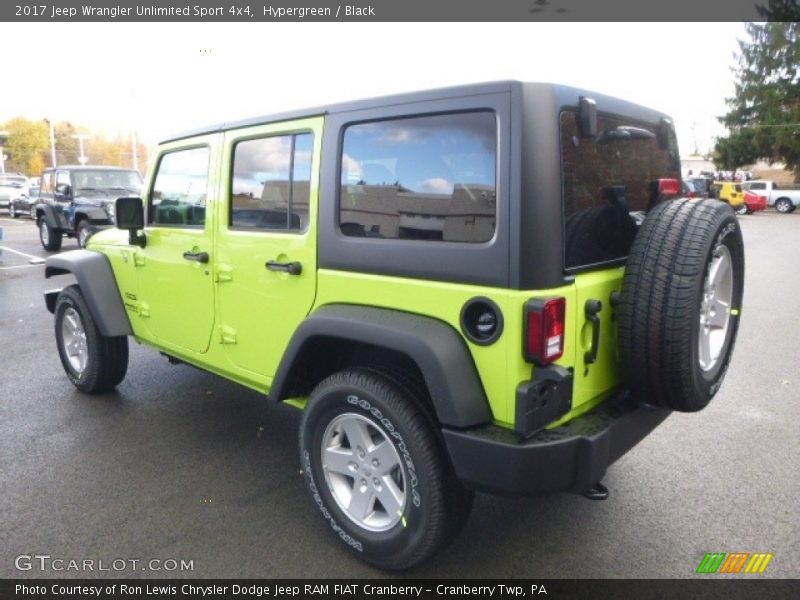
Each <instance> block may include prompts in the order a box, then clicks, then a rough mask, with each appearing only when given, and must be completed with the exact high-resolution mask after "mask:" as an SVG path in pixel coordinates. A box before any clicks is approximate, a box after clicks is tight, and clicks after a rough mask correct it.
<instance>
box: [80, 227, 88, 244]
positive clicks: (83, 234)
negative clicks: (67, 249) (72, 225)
mask: <svg viewBox="0 0 800 600" xmlns="http://www.w3.org/2000/svg"><path fill="white" fill-rule="evenodd" d="M88 240H89V229H88V228H87V227H80V226H79V227H78V246H80V247H81V248H86V242H87V241H88Z"/></svg>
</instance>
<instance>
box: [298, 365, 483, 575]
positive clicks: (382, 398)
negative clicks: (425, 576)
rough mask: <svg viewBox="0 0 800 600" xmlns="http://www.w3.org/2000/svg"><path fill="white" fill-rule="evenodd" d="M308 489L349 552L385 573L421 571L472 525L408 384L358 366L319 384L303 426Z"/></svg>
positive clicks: (468, 496) (467, 495)
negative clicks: (421, 565) (423, 564)
mask: <svg viewBox="0 0 800 600" xmlns="http://www.w3.org/2000/svg"><path fill="white" fill-rule="evenodd" d="M300 456H301V461H302V465H303V472H304V475H305V480H306V486H307V487H308V490H309V492H310V494H311V497H312V499H313V501H314V503H315V504H316V506H317V508H318V509H319V511H320V513H322V516H323V518H324V519H325V520H326V521H327V522H328V525H329V526H330V528H331V529H332V530H333V532H334V533H335V534H336V535H337V536H338V538H339V539H340V540H341V541H342V542H343V543H344V544H345V545H346V547H347V548H348V549H349V550H350V551H351V552H353V553H354V554H356V555H357V556H358V557H359V558H361V559H362V560H364V561H366V562H368V563H370V564H373V565H375V566H377V567H380V568H383V569H390V570H402V569H408V568H410V567H413V566H415V565H417V564H419V563H421V562H423V561H425V560H426V559H427V558H429V557H430V556H431V555H432V554H433V553H434V552H436V551H437V550H438V549H440V548H441V547H442V546H443V545H444V544H445V543H446V542H447V541H448V539H449V538H450V537H451V536H453V535H455V533H456V532H457V530H458V528H459V527H460V525H461V524H463V522H464V520H465V516H466V514H468V512H469V509H470V508H471V503H472V493H471V492H469V491H467V490H465V489H464V488H463V487H462V486H461V484H460V483H459V482H458V481H457V480H456V479H455V476H454V475H453V473H452V470H451V468H450V465H449V463H448V461H447V459H446V457H445V455H444V452H443V450H442V447H441V444H440V443H439V440H438V438H437V436H436V434H435V432H434V430H433V427H432V426H431V424H430V420H429V418H428V417H427V416H426V415H425V413H424V412H423V410H422V409H421V408H420V407H419V405H418V404H417V403H416V400H415V399H414V398H412V397H411V396H410V393H409V392H407V391H406V389H405V388H404V387H401V386H400V385H398V384H397V383H395V382H394V381H393V380H391V379H389V378H386V377H384V376H383V375H381V374H379V373H375V372H372V371H368V370H362V369H352V370H347V371H342V372H340V373H337V374H334V375H332V376H330V377H328V378H327V379H325V380H324V381H323V382H322V383H320V384H319V385H318V386H317V388H316V389H315V390H314V392H313V393H312V394H311V397H310V399H309V402H308V406H307V407H306V410H305V414H304V416H303V421H302V424H301V428H300Z"/></svg>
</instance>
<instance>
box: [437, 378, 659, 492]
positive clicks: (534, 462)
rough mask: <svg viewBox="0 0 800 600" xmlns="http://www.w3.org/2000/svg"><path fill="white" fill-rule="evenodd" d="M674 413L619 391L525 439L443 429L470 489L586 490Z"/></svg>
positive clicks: (489, 429)
mask: <svg viewBox="0 0 800 600" xmlns="http://www.w3.org/2000/svg"><path fill="white" fill-rule="evenodd" d="M670 414H671V411H669V410H665V409H661V408H655V407H652V406H649V405H637V404H635V403H633V401H632V400H631V399H630V398H629V397H628V395H627V393H621V394H620V395H618V396H617V397H616V398H614V399H610V400H607V401H606V402H604V403H603V404H601V405H600V406H598V407H597V408H595V409H594V410H592V411H590V412H588V413H587V414H585V415H582V416H580V417H578V418H576V419H573V420H572V421H570V422H569V423H566V424H564V425H562V426H560V427H557V428H555V429H547V430H544V431H541V432H539V433H538V434H536V435H535V436H534V437H532V438H531V439H529V440H525V441H520V440H519V437H518V436H517V435H516V434H515V433H514V432H512V431H509V430H507V429H502V428H500V427H496V426H493V425H488V426H484V427H480V428H476V429H472V430H469V431H456V430H453V429H448V428H445V429H443V430H442V433H443V435H444V440H445V444H446V446H447V451H448V453H449V455H450V460H451V463H452V464H453V467H454V469H455V472H456V475H457V477H458V478H459V479H460V480H461V481H462V482H463V483H464V484H465V485H467V486H468V487H470V488H472V489H475V490H479V491H486V492H491V493H499V494H506V495H512V496H524V495H532V494H537V493H545V492H565V491H568V492H575V493H583V492H585V491H586V490H589V489H591V487H592V486H593V485H594V484H596V483H597V482H599V481H600V480H601V479H602V478H603V477H604V476H605V473H606V470H607V469H608V467H609V466H610V465H611V464H613V463H614V462H615V461H616V460H617V459H618V458H620V457H621V456H622V455H624V454H625V453H626V452H628V451H629V450H630V449H631V448H633V447H634V446H635V445H636V444H638V443H639V442H640V441H641V440H642V439H644V438H645V437H646V436H647V435H648V434H649V433H650V432H651V431H653V430H654V429H655V428H656V427H657V426H658V425H659V424H660V423H661V422H662V421H664V419H666V418H667V417H668V416H669V415H670Z"/></svg>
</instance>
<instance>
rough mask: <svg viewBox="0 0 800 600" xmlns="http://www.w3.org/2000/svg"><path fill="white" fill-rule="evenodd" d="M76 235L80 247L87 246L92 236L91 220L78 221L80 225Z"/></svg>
mask: <svg viewBox="0 0 800 600" xmlns="http://www.w3.org/2000/svg"><path fill="white" fill-rule="evenodd" d="M75 230H76V237H77V238H78V248H86V242H88V241H89V238H90V237H91V236H92V229H91V227H89V222H88V221H87V220H86V219H83V220H82V221H78V226H77V227H76V228H75Z"/></svg>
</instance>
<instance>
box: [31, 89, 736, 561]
mask: <svg viewBox="0 0 800 600" xmlns="http://www.w3.org/2000/svg"><path fill="white" fill-rule="evenodd" d="M153 165H154V166H153V168H152V169H151V173H150V174H149V176H148V179H147V183H146V186H145V191H144V194H143V195H144V197H143V198H142V199H139V198H122V199H119V200H118V201H117V209H116V212H117V229H111V230H106V231H102V232H100V233H98V234H97V235H95V236H94V237H92V238H91V240H90V242H89V245H88V249H86V250H77V251H72V252H67V253H63V254H59V255H56V256H51V257H49V258H48V259H47V265H46V270H45V275H46V277H52V276H54V275H60V274H65V273H71V274H72V275H73V276H74V277H75V279H76V280H77V284H75V285H70V286H69V287H65V288H64V289H62V290H56V291H48V292H47V293H46V295H45V300H46V304H47V307H48V309H49V310H50V312H51V313H54V314H55V337H56V343H57V347H58V352H59V355H60V358H61V362H62V364H63V367H64V369H65V371H66V373H67V376H68V377H69V379H70V380H71V381H72V383H73V384H74V385H75V386H76V387H77V388H78V389H79V390H81V391H83V392H86V393H99V392H104V391H107V390H110V389H111V388H113V387H114V386H116V385H118V384H119V383H120V382H121V381H122V380H123V378H124V376H125V373H126V370H127V364H128V337H129V336H133V338H134V339H135V340H136V341H137V342H140V343H143V344H147V345H150V346H152V347H154V348H156V349H157V350H159V351H160V352H161V353H163V354H165V355H166V356H167V357H169V358H170V360H171V361H172V362H180V363H187V364H191V365H194V366H197V367H200V368H203V369H205V370H208V371H210V372H212V373H215V374H217V375H220V376H223V377H225V378H228V379H230V380H232V381H235V382H238V383H240V384H241V385H244V386H247V387H249V388H252V389H254V390H258V391H260V392H262V393H263V394H265V395H266V397H267V398H268V399H269V400H270V401H272V402H287V403H290V404H292V405H294V406H297V407H298V408H301V409H303V410H304V415H303V419H302V425H301V428H300V432H299V440H300V442H299V443H300V463H301V469H302V473H303V475H304V478H305V482H306V485H307V487H308V490H309V493H310V495H311V498H312V500H313V503H314V505H315V506H316V507H317V510H318V511H319V513H320V514H321V515H322V518H323V519H324V520H325V521H326V522H327V525H328V526H329V527H330V528H331V529H332V530H333V532H334V534H335V535H336V536H338V537H339V539H340V540H341V541H342V542H343V543H344V545H345V546H346V547H347V548H348V549H349V550H350V551H352V552H353V553H355V554H356V555H357V556H359V557H361V558H362V559H363V560H365V561H367V562H369V563H371V564H373V565H376V566H379V567H382V568H386V569H406V568H409V567H412V566H414V565H416V564H418V563H420V562H422V561H424V560H426V559H427V558H429V557H430V556H431V555H432V554H433V553H434V552H435V551H437V549H439V548H441V547H442V546H443V544H444V543H445V542H446V541H447V540H449V539H450V538H452V537H453V536H454V535H455V534H456V533H457V532H458V531H459V529H460V527H461V526H462V525H463V523H464V522H465V520H466V518H467V516H468V513H469V511H470V508H471V505H472V498H473V494H474V491H476V490H478V491H486V492H492V493H500V494H533V493H541V492H556V491H570V492H576V493H580V494H585V495H587V496H588V497H590V498H597V499H602V498H604V497H606V495H607V490H606V489H605V488H604V487H603V486H602V484H601V483H600V482H601V480H602V478H603V476H604V474H605V472H606V469H607V468H608V466H609V465H610V464H612V463H613V462H614V461H616V460H617V459H618V458H619V457H620V456H622V455H623V454H624V453H626V452H627V451H628V450H630V449H631V448H632V447H633V446H635V445H636V444H637V443H638V442H639V441H640V440H642V439H643V438H644V437H645V436H647V434H648V433H650V432H651V431H652V430H653V429H654V428H655V427H657V426H658V425H659V423H661V422H662V421H663V420H664V419H665V418H666V417H667V416H669V414H670V412H671V411H675V410H678V411H688V412H691V411H698V410H700V409H702V408H703V407H705V406H706V404H707V403H708V402H709V401H710V400H711V398H712V397H713V396H714V395H715V393H716V392H717V390H718V389H719V386H720V383H721V382H722V380H723V377H724V375H725V371H726V368H727V366H728V363H729V361H730V357H731V352H732V349H733V345H734V341H735V338H736V332H737V328H738V324H739V314H740V308H741V300H742V290H743V282H744V248H743V243H742V237H741V232H740V229H739V225H738V222H737V219H736V216H735V215H734V213H733V211H732V210H731V208H730V207H729V206H728V205H727V204H725V203H722V202H718V201H714V200H709V201H697V200H688V199H683V198H680V197H679V196H678V194H679V190H680V181H679V177H680V165H679V159H678V148H677V143H676V140H675V134H674V128H673V125H672V123H671V121H670V119H669V118H668V117H666V116H665V115H663V114H661V113H658V112H655V111H653V110H649V109H647V108H643V107H641V106H637V105H634V104H631V103H628V102H625V101H622V100H619V99H614V98H610V97H606V96H602V95H600V94H594V93H591V92H586V91H582V90H577V89H573V88H569V87H564V86H558V85H551V84H538V83H521V82H499V83H487V84H478V85H468V86H462V87H455V88H449V89H443V90H434V91H425V92H419V93H413V94H408V95H398V96H392V97H385V98H378V99H372V100H365V101H359V102H352V103H347V104H340V105H335V106H326V107H322V108H317V109H313V110H304V111H298V112H295V113H288V114H281V115H275V116H269V117H262V118H256V119H249V120H246V121H240V122H237V123H225V124H223V125H219V126H215V127H209V128H207V129H203V130H200V131H197V132H192V133H188V134H186V135H183V136H180V137H175V138H173V139H170V140H167V141H165V142H164V143H162V144H161V145H160V146H159V148H158V151H157V155H156V156H155V160H154V161H153Z"/></svg>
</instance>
